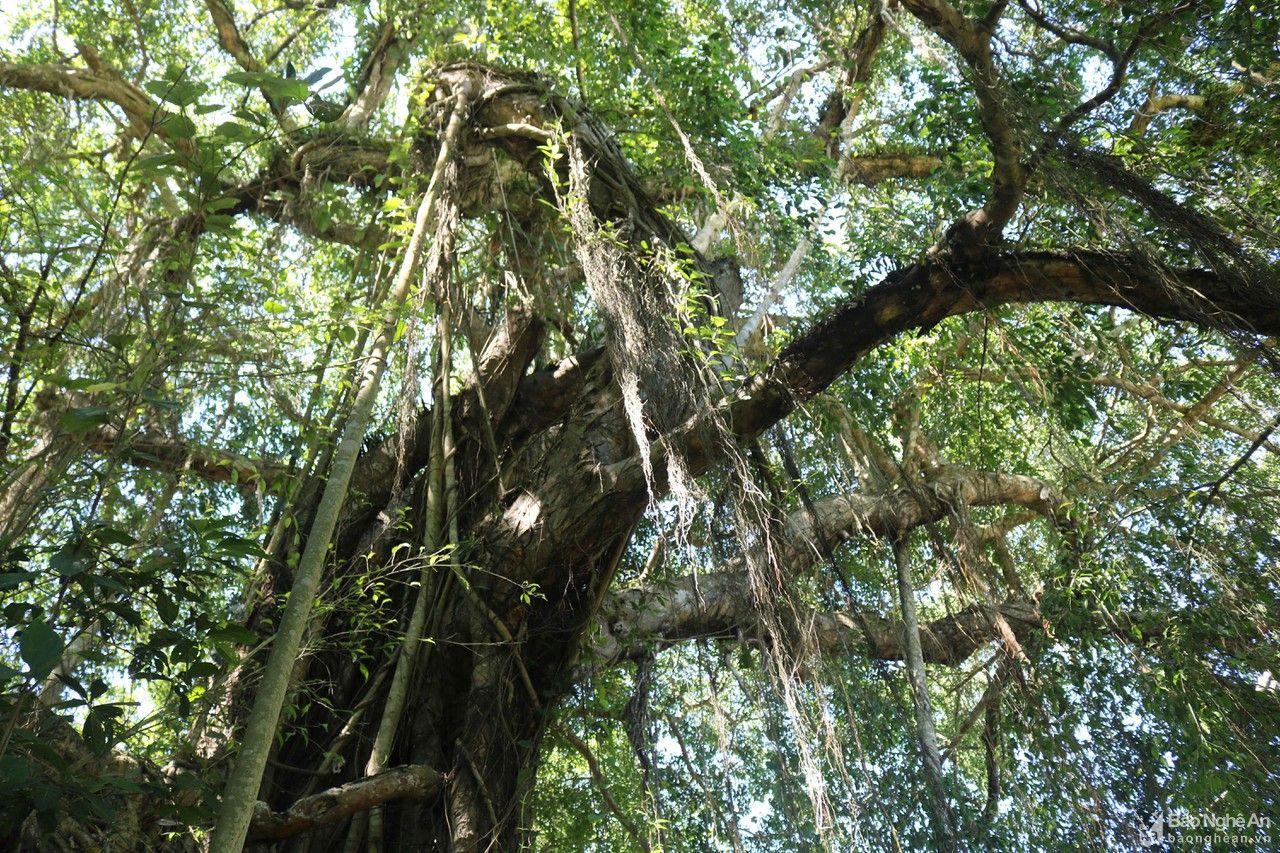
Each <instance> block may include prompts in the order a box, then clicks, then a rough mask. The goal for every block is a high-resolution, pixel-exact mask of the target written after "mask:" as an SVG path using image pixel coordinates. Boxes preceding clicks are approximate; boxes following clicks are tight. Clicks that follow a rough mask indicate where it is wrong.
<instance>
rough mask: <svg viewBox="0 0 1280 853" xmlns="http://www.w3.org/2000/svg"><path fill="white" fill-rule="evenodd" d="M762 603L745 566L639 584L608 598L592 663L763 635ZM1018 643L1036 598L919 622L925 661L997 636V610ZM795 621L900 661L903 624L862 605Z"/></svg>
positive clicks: (958, 654)
mask: <svg viewBox="0 0 1280 853" xmlns="http://www.w3.org/2000/svg"><path fill="white" fill-rule="evenodd" d="M760 613H761V611H760V605H759V604H758V603H757V602H756V601H755V600H754V597H753V596H752V594H751V584H750V582H749V580H748V578H747V574H746V572H745V571H734V572H715V573H711V574H705V575H700V576H697V577H688V578H682V579H681V580H679V581H677V582H676V583H675V584H672V585H669V586H663V587H637V588H631V589H623V590H619V591H617V592H615V593H612V594H611V595H609V596H608V597H607V598H606V599H605V601H604V604H603V606H602V608H601V612H600V617H599V619H598V622H597V625H598V632H597V634H596V636H595V640H594V643H593V645H592V651H593V653H594V654H593V656H592V659H591V664H592V665H594V666H597V667H599V666H608V665H611V664H616V663H619V662H622V661H626V660H631V659H635V658H638V657H641V656H643V655H644V654H647V653H649V652H650V651H652V650H653V649H654V648H666V647H669V646H671V645H673V644H675V643H679V642H683V641H687V640H693V639H701V638H708V639H713V638H734V639H738V638H744V639H755V638H758V637H759V636H760V632H761V630H762V625H761V621H760ZM997 613H998V614H999V615H1000V616H1003V617H1004V619H1005V621H1006V622H1007V623H1008V624H1009V626H1010V628H1011V629H1012V631H1013V634H1014V636H1015V637H1017V639H1018V640H1019V641H1020V642H1021V641H1022V640H1024V639H1025V638H1026V637H1028V636H1030V634H1031V633H1032V632H1033V631H1036V630H1039V629H1040V627H1041V624H1042V620H1041V617H1040V612H1039V608H1038V606H1037V605H1036V603H1035V602H1034V601H1029V600H1012V601H1007V602H1005V603H1003V604H1000V605H998V606H993V607H990V608H986V609H985V611H984V608H982V607H979V606H977V605H972V606H970V607H966V608H965V609H964V610H961V611H959V612H958V613H954V614H952V615H950V616H946V617H943V618H940V619H935V620H934V621H932V622H929V623H927V624H922V625H921V626H920V641H921V644H922V646H923V651H924V659H925V662H926V663H935V664H943V665H946V666H955V665H957V664H959V663H962V662H963V661H965V660H967V659H968V658H969V657H970V656H972V655H973V653H974V652H975V651H977V650H978V649H979V648H981V647H983V646H985V645H986V644H987V643H989V642H992V641H993V640H996V639H998V638H999V637H1000V633H999V631H998V630H997V629H996V628H995V627H994V626H995V625H996V620H995V616H996V614H997ZM800 619H801V620H802V621H807V623H808V624H801V625H800V626H799V628H800V631H801V633H802V634H803V635H806V636H808V637H811V638H812V639H813V641H814V643H815V644H816V647H817V648H816V649H815V650H816V651H819V652H821V653H824V654H840V655H859V656H862V657H866V658H870V659H873V660H902V655H903V645H902V640H903V634H902V623H901V622H900V621H898V620H896V619H890V618H888V617H886V616H884V615H882V614H879V613H874V612H871V611H864V610H844V611H833V612H818V611H813V612H810V613H809V614H807V616H801V617H800Z"/></svg>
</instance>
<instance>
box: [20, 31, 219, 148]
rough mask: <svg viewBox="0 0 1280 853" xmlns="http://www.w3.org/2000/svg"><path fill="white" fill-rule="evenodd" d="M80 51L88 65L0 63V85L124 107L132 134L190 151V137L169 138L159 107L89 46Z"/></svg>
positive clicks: (163, 116) (162, 111)
mask: <svg viewBox="0 0 1280 853" xmlns="http://www.w3.org/2000/svg"><path fill="white" fill-rule="evenodd" d="M80 53H81V55H82V56H83V57H84V59H85V61H86V62H87V63H88V64H89V66H90V67H89V68H76V67H74V66H71V65H48V64H40V63H27V62H0V87H5V88H9V89H26V90H28V91H32V92H44V93H46V94H50V95H57V96H59V97H62V98H74V99H76V100H82V101H102V102H104V103H111V104H115V105H116V106H118V107H120V109H122V110H124V113H125V116H126V117H127V118H128V119H129V124H130V125H131V126H132V128H133V131H134V133H136V134H138V135H139V136H145V135H147V134H149V133H154V134H155V135H156V136H159V137H160V138H162V139H165V140H166V141H168V142H169V143H170V144H171V145H173V147H174V148H175V149H176V150H178V151H180V152H182V153H184V154H188V155H189V154H191V153H193V152H194V146H193V145H192V143H191V140H189V139H184V138H172V137H170V135H169V133H168V131H167V130H166V128H165V119H166V118H167V116H168V113H166V112H165V111H164V110H163V109H161V108H159V107H158V106H157V105H156V104H155V103H154V102H153V101H152V100H151V98H149V97H148V96H147V95H146V93H144V92H143V91H142V90H141V89H139V88H138V87H137V86H135V85H133V84H132V83H130V82H129V81H128V80H126V79H124V77H123V76H121V75H120V74H119V73H118V72H117V71H115V69H113V68H111V67H110V66H108V65H106V64H105V63H104V62H103V61H102V60H101V58H100V57H99V56H98V54H97V52H96V51H95V50H94V49H93V48H91V47H89V46H88V45H80Z"/></svg>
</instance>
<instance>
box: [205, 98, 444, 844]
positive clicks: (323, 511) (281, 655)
mask: <svg viewBox="0 0 1280 853" xmlns="http://www.w3.org/2000/svg"><path fill="white" fill-rule="evenodd" d="M466 109H467V93H466V92H465V91H460V92H459V93H458V94H457V95H456V98H455V102H454V106H453V113H452V115H451V116H450V119H449V126H448V129H447V130H446V132H445V135H444V138H443V140H442V142H441V145H440V152H439V155H438V157H437V158H436V165H435V169H434V170H433V172H432V175H431V182H430V184H429V185H428V187H427V191H426V194H425V195H424V196H423V198H422V201H421V203H420V204H419V206H418V212H417V217H416V219H415V221H414V229H413V234H412V236H411V237H410V238H409V244H408V245H407V246H406V247H405V254H404V260H403V261H402V263H401V265H400V269H399V270H398V271H397V274H396V279H395V282H394V285H393V287H392V289H391V292H390V293H389V294H388V296H387V300H386V303H385V305H384V310H385V312H386V317H385V319H384V321H383V325H382V329H381V330H380V331H379V333H378V337H377V338H376V339H375V340H374V342H373V346H372V348H371V350H370V353H369V358H368V360H367V361H366V363H365V367H364V370H363V375H362V376H361V378H360V383H359V386H358V387H359V390H358V391H357V393H356V396H355V401H354V402H353V404H352V411H351V414H350V416H349V417H348V419H347V424H346V428H345V429H344V430H343V435H342V441H341V442H340V443H339V444H338V447H337V450H336V451H335V452H334V455H333V463H332V467H331V468H330V470H329V479H328V481H327V482H326V484H325V488H324V493H323V494H322V496H321V498H320V503H319V505H318V507H317V509H316V515H315V519H314V520H313V521H312V524H311V530H310V531H309V533H308V536H307V544H306V547H305V548H304V549H303V552H302V558H301V559H300V560H299V562H298V568H297V571H296V573H295V577H294V583H293V589H292V591H291V592H290V594H289V602H288V604H287V605H286V606H285V610H284V613H283V615H282V616H281V618H280V626H279V628H278V630H277V631H276V634H275V637H274V640H273V644H272V648H271V656H270V658H269V659H268V661H267V665H266V667H265V668H264V670H263V673H262V681H261V683H260V684H259V686H258V693H257V696H256V697H255V699H254V703H253V709H252V711H250V713H249V719H248V722H247V723H246V724H245V730H244V734H243V738H242V742H241V747H240V752H239V755H238V756H237V759H236V764H235V769H234V770H233V771H232V774H231V777H230V778H229V779H228V780H227V786H226V788H225V791H224V794H223V801H222V811H221V812H220V814H219V815H218V822H217V825H216V826H215V829H214V834H213V840H212V843H211V844H210V848H209V849H210V851H211V853H237V851H239V850H240V849H241V848H242V847H243V846H244V840H245V836H246V835H247V833H248V830H249V821H250V819H251V818H252V817H253V807H254V803H255V802H257V799H258V788H259V785H260V784H261V781H262V773H263V771H264V769H265V768H266V765H267V757H268V754H269V753H270V751H271V745H272V742H273V741H274V739H275V733H276V728H277V725H278V722H279V719H280V711H281V709H282V708H283V706H284V702H285V696H286V694H287V693H288V690H289V684H290V681H291V678H290V676H291V675H292V673H293V670H294V665H295V662H296V660H297V656H298V651H299V648H300V645H301V641H302V636H303V634H304V633H305V632H306V629H307V625H308V621H309V617H310V614H311V606H312V604H313V603H314V601H315V597H316V592H317V589H318V588H319V585H320V576H321V573H322V570H323V568H324V564H325V561H326V558H327V557H328V553H329V545H330V543H331V542H332V540H333V533H334V530H335V528H336V527H337V524H338V517H339V514H340V513H341V511H342V506H343V504H344V503H345V502H346V497H347V487H348V486H349V485H350V482H351V474H352V472H353V471H354V470H355V464H356V459H357V458H358V457H359V455H360V449H361V446H362V445H363V442H364V437H365V433H366V431H367V430H368V426H369V418H370V415H371V414H372V412H373V405H374V402H375V400H376V399H377V396H378V388H379V386H380V384H381V382H382V375H383V373H384V372H385V370H386V366H387V354H388V352H389V351H390V349H391V345H392V343H393V342H394V341H395V334H396V326H397V324H398V321H399V315H400V311H401V309H402V308H403V306H404V304H405V301H406V299H407V298H408V295H409V290H410V284H411V282H412V281H413V277H414V273H415V272H416V271H417V267H418V257H419V255H420V254H421V251H422V244H423V242H424V239H425V236H426V230H427V224H428V223H429V222H430V221H431V218H432V214H433V213H434V211H435V207H436V203H437V201H438V199H439V188H440V184H441V177H442V175H443V173H444V167H445V164H446V163H448V161H449V158H450V157H451V156H452V152H453V146H454V143H455V142H456V140H457V138H458V134H459V132H460V130H461V128H462V121H463V115H464V113H465V111H466Z"/></svg>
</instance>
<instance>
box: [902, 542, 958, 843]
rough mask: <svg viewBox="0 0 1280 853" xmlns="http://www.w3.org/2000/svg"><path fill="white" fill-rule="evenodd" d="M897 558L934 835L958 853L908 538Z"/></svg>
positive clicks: (905, 644)
mask: <svg viewBox="0 0 1280 853" xmlns="http://www.w3.org/2000/svg"><path fill="white" fill-rule="evenodd" d="M893 558H894V562H895V563H896V564H897V569H898V599H899V601H900V603H901V606H902V630H903V635H904V636H903V648H904V650H905V651H906V654H905V655H904V657H905V659H906V668H907V681H908V683H909V684H910V685H911V699H912V704H913V705H914V706H915V714H916V734H917V736H918V737H919V740H920V754H921V760H922V763H923V765H924V779H925V784H926V785H927V786H928V788H929V791H928V794H929V802H930V811H932V813H933V831H934V835H935V836H936V837H937V846H938V849H940V850H944V851H950V850H955V849H956V836H955V827H954V825H953V822H952V816H951V807H950V806H949V805H948V804H947V788H946V784H945V783H944V781H943V777H942V750H941V749H939V747H938V732H937V730H936V729H935V728H934V725H933V707H932V705H931V703H930V702H929V685H928V683H927V682H926V680H925V671H924V652H923V650H922V649H921V646H920V622H919V620H918V619H917V618H916V600H915V585H914V584H913V583H912V580H911V555H910V547H909V545H908V543H907V540H906V538H905V537H904V538H901V539H898V540H897V541H896V542H894V544H893Z"/></svg>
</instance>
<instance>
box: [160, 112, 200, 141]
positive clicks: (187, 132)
mask: <svg viewBox="0 0 1280 853" xmlns="http://www.w3.org/2000/svg"><path fill="white" fill-rule="evenodd" d="M158 127H159V128H160V130H163V131H164V133H165V135H166V136H170V137H172V138H174V139H190V138H191V137H193V136H195V135H196V123H195V122H193V121H192V120H191V119H189V118H187V117H186V116H184V115H171V116H166V117H165V118H164V120H163V121H161V122H160V123H159V125H158Z"/></svg>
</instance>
